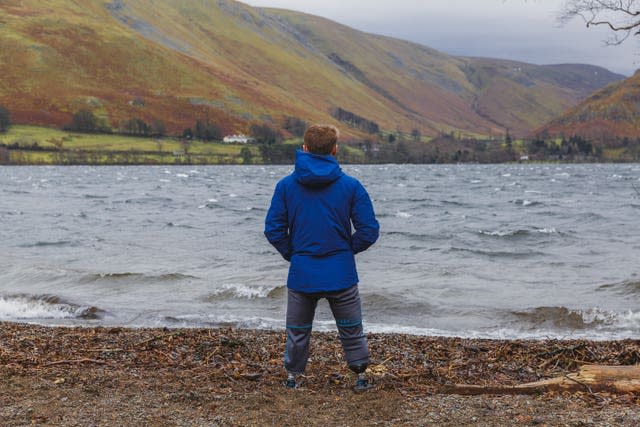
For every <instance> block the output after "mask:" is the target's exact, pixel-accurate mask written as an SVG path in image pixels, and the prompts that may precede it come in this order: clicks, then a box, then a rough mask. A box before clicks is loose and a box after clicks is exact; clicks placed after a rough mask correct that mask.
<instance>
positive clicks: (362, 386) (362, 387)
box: [353, 378, 373, 392]
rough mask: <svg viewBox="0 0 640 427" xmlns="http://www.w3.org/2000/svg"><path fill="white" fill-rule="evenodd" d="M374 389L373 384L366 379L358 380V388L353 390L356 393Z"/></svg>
mask: <svg viewBox="0 0 640 427" xmlns="http://www.w3.org/2000/svg"><path fill="white" fill-rule="evenodd" d="M372 388H373V384H371V383H370V382H369V380H368V379H366V378H358V379H357V380H356V386H355V387H354V388H353V390H354V391H358V392H359V391H367V390H371V389H372Z"/></svg>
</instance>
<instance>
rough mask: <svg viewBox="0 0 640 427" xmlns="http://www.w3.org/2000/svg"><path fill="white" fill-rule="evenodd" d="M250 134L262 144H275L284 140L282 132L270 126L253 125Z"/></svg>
mask: <svg viewBox="0 0 640 427" xmlns="http://www.w3.org/2000/svg"><path fill="white" fill-rule="evenodd" d="M250 133H251V136H253V137H254V138H255V139H256V141H258V142H259V143H261V144H275V143H277V142H280V141H281V140H282V135H280V132H278V131H277V130H275V129H273V128H272V127H271V126H269V125H268V124H253V125H251V129H250Z"/></svg>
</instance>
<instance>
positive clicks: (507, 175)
mask: <svg viewBox="0 0 640 427" xmlns="http://www.w3.org/2000/svg"><path fill="white" fill-rule="evenodd" d="M502 176H503V177H504V178H509V177H510V176H511V174H510V173H504V174H502Z"/></svg>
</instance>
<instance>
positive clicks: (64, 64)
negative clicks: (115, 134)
mask: <svg viewBox="0 0 640 427" xmlns="http://www.w3.org/2000/svg"><path fill="white" fill-rule="evenodd" d="M0 76H2V78H1V79H0V105H5V106H6V107H8V108H9V110H10V111H11V113H12V117H13V121H14V122H17V123H22V124H40V125H55V126H61V125H64V124H66V123H69V122H70V120H71V117H72V115H73V113H74V112H76V111H79V110H81V109H90V110H92V111H93V112H94V113H95V114H96V115H98V116H99V117H101V118H102V119H104V120H105V121H106V122H107V124H108V125H109V126H110V127H112V128H118V127H121V126H122V124H123V123H124V122H125V121H127V120H129V119H132V118H139V119H142V120H144V121H146V122H148V123H151V122H153V121H154V120H162V121H163V122H164V123H165V125H166V128H167V130H168V131H169V132H170V133H174V134H175V133H180V132H182V130H183V129H185V128H186V127H190V126H193V123H194V122H195V120H197V119H199V120H206V121H211V122H214V123H218V124H219V125H220V126H221V127H222V128H223V130H224V131H225V132H234V131H246V130H247V129H248V128H249V125H250V124H251V123H255V122H266V123H270V124H272V126H274V127H278V128H279V127H281V126H282V124H283V120H284V118H285V117H287V116H290V117H295V118H300V119H303V120H307V121H320V122H334V123H335V122H338V121H340V120H342V121H345V120H346V121H349V122H350V125H351V128H349V129H345V130H346V133H347V134H348V135H351V136H359V137H364V136H366V134H367V133H368V132H372V131H375V130H376V129H381V130H386V131H393V132H396V131H398V130H400V131H403V132H406V133H408V132H409V131H411V130H412V129H418V130H420V132H421V133H422V134H423V135H427V136H429V135H431V136H433V135H436V134H439V133H449V132H452V131H457V132H461V133H464V134H467V135H478V134H480V135H496V134H503V133H504V132H505V129H509V130H510V131H511V133H512V134H513V135H521V134H525V133H528V132H530V131H531V130H532V129H534V128H536V127H539V126H541V125H542V124H544V123H545V122H547V121H549V120H551V119H552V118H553V117H555V116H557V115H558V114H560V113H561V112H562V111H564V110H565V109H567V108H569V107H571V106H573V105H575V104H577V103H578V102H579V101H580V100H581V99H583V98H584V97H586V96H587V95H588V94H589V93H591V92H592V91H593V90H595V89H598V88H601V87H603V86H604V85H606V84H608V83H610V82H612V81H615V80H617V79H620V78H621V77H622V76H619V75H616V74H613V73H611V72H608V71H607V70H605V69H602V68H598V67H591V66H583V65H564V66H563V65H561V66H535V65H530V64H523V63H519V62H513V61H503V60H492V59H479V58H459V57H453V56H450V55H446V54H444V53H442V52H438V51H436V50H433V49H429V48H427V47H424V46H421V45H418V44H415V43H409V42H406V41H402V40H397V39H393V38H389V37H383V36H378V35H373V34H367V33H363V32H360V31H357V30H354V29H352V28H349V27H346V26H344V25H340V24H337V23H335V22H332V21H329V20H327V19H323V18H319V17H315V16H311V15H306V14H302V13H297V12H291V11H286V10H276V9H262V8H252V7H250V6H247V5H245V4H243V3H239V2H236V1H232V0H197V1H196V0H181V1H171V0H112V1H109V2H105V1H104V0H85V1H82V2H77V1H72V0H50V1H47V2H42V1H38V0H3V1H2V2H0ZM343 128H345V126H343Z"/></svg>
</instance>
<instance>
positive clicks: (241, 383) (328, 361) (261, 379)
mask: <svg viewBox="0 0 640 427" xmlns="http://www.w3.org/2000/svg"><path fill="white" fill-rule="evenodd" d="M284 340H285V336H284V333H282V332H277V331H261V330H237V329H126V328H61V327H45V326H35V325H23V324H15V323H0V425H2V426H20V425H64V426H93V425H105V426H106V425H109V426H111V425H158V426H165V425H179V426H199V425H202V426H209V425H243V426H244V425H285V424H286V425H343V426H356V425H445V426H446V425H450V426H459V425H488V426H493V425H495V426H503V425H550V426H551V425H553V426H555V425H569V426H585V425H594V426H600V425H616V426H617V425H622V426H626V425H628V426H635V425H639V424H640V406H639V403H640V396H638V395H633V394H623V395H619V394H618V395H612V394H606V393H593V392H591V391H590V390H589V389H588V388H587V387H585V390H584V391H582V392H577V393H571V394H569V393H559V392H548V393H543V394H538V395H521V396H493V395H482V396H473V397H470V396H458V395H454V394H449V392H448V391H447V389H448V386H450V385H453V384H477V385H515V384H521V383H526V382H532V381H537V380H540V379H544V378H551V377H557V376H562V375H565V374H567V373H569V372H572V371H575V370H576V369H577V368H578V367H579V366H581V365H583V364H606V365H634V364H638V363H639V362H640V342H639V341H636V340H625V341H595V342H594V341H584V340H562V341H560V340H543V341H524V340H522V341H521V340H513V341H501V340H478V339H460V338H441V337H422V336H408V335H399V334H370V335H369V343H370V347H371V352H372V357H373V363H372V366H371V367H370V371H369V375H370V378H371V379H372V380H373V382H374V383H375V388H374V389H373V390H372V391H369V392H365V393H361V394H356V393H354V392H353V391H352V390H351V387H352V385H353V382H354V377H353V375H352V374H351V372H350V371H349V370H348V369H347V368H346V366H345V364H344V362H343V360H342V350H341V348H340V342H339V340H338V338H337V334H335V333H314V336H313V342H312V358H311V360H310V363H309V367H308V371H307V376H306V378H305V379H304V384H303V386H302V388H300V389H296V390H288V389H286V388H285V387H283V386H282V384H281V382H282V380H283V378H284V372H283V368H282V350H283V347H284Z"/></svg>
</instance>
